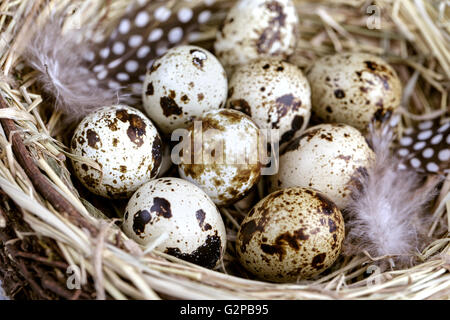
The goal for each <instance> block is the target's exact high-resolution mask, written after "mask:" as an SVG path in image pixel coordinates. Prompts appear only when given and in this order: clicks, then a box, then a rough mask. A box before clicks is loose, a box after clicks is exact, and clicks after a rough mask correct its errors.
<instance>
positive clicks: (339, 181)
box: [269, 124, 375, 209]
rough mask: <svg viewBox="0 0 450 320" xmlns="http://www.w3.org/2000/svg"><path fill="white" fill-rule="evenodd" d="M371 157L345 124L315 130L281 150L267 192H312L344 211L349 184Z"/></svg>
mask: <svg viewBox="0 0 450 320" xmlns="http://www.w3.org/2000/svg"><path fill="white" fill-rule="evenodd" d="M374 157H375V155H374V152H373V151H372V149H371V148H370V147H369V145H368V144H367V142H366V140H365V138H364V137H363V135H362V134H361V133H360V132H359V131H358V130H357V129H355V128H353V127H351V126H348V125H345V124H321V125H318V126H314V127H311V128H309V129H308V130H306V131H305V133H304V134H303V135H302V136H300V137H298V138H296V139H294V140H293V141H292V142H291V143H290V144H289V145H288V146H287V147H286V148H285V149H284V150H282V152H281V153H280V158H279V169H278V173H277V174H276V175H273V176H271V177H270V178H269V181H270V190H271V191H274V190H278V189H281V188H287V187H293V186H298V187H310V188H314V189H317V190H319V191H320V192H322V193H323V194H325V195H326V196H327V197H329V198H330V199H331V200H332V201H333V202H334V203H335V204H336V205H337V206H338V207H339V208H340V209H343V208H345V207H346V205H347V203H348V201H349V200H350V199H349V198H350V187H351V184H352V183H353V182H354V179H355V178H356V177H357V175H359V174H360V173H363V172H366V170H367V169H368V168H369V167H370V166H371V164H372V162H373V159H374Z"/></svg>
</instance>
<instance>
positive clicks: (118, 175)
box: [71, 105, 162, 198]
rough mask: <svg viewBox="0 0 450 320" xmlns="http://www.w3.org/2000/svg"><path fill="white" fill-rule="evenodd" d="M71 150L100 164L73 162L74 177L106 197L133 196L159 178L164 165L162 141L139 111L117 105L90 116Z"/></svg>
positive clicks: (76, 131)
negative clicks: (146, 184)
mask: <svg viewBox="0 0 450 320" xmlns="http://www.w3.org/2000/svg"><path fill="white" fill-rule="evenodd" d="M71 151H72V153H73V154H75V155H77V156H82V157H85V158H87V159H89V160H91V161H94V162H96V163H97V165H98V166H99V167H100V168H101V171H99V170H98V168H97V169H96V168H93V167H91V166H89V165H88V164H87V163H85V162H81V161H76V160H72V164H73V168H74V172H75V175H76V176H77V177H78V179H79V180H80V181H81V182H82V183H83V185H84V186H86V188H88V189H89V190H90V191H91V192H93V193H95V194H98V195H101V196H103V197H107V198H127V197H130V196H131V195H132V194H133V192H134V191H136V190H137V189H138V188H139V187H140V186H141V185H143V184H144V183H146V182H148V181H150V180H152V179H154V178H156V176H157V175H158V172H159V170H160V166H161V152H162V145H161V138H160V136H159V134H158V131H157V130H156V128H155V126H154V125H153V123H152V122H151V121H150V120H149V119H148V118H147V117H146V116H145V115H144V114H143V113H142V112H140V111H139V110H136V109H134V108H131V107H128V106H125V105H114V106H108V107H103V108H101V109H99V110H96V111H94V112H93V113H91V114H89V115H87V116H86V117H85V118H84V119H83V120H82V121H81V122H80V124H79V125H78V127H77V128H76V129H75V133H74V135H73V137H72V142H71Z"/></svg>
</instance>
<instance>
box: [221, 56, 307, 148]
mask: <svg viewBox="0 0 450 320" xmlns="http://www.w3.org/2000/svg"><path fill="white" fill-rule="evenodd" d="M229 95H230V96H229V98H228V101H227V107H229V108H233V109H236V110H239V111H242V112H244V113H246V114H247V115H249V116H250V117H251V118H252V119H253V120H254V121H255V122H256V124H257V125H258V126H259V127H260V128H261V129H277V130H279V137H280V141H279V143H280V144H281V145H283V144H285V143H286V142H288V141H290V140H291V139H292V138H294V137H297V136H299V135H300V134H301V132H302V131H303V130H304V129H305V128H306V126H307V125H308V122H309V118H310V115H311V90H310V87H309V83H308V81H307V79H306V77H305V76H304V75H303V73H302V71H301V70H300V69H299V68H298V67H297V66H294V65H292V64H290V63H288V62H284V61H281V60H274V59H260V60H256V61H253V62H251V63H249V64H247V65H244V66H241V67H239V68H238V69H236V71H235V72H234V74H233V76H232V77H231V79H230V84H229Z"/></svg>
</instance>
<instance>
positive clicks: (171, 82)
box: [142, 45, 228, 135]
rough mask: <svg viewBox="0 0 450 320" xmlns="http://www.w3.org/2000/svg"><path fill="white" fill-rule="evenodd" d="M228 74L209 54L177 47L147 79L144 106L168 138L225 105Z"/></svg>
mask: <svg viewBox="0 0 450 320" xmlns="http://www.w3.org/2000/svg"><path fill="white" fill-rule="evenodd" d="M227 83H228V82H227V77H226V73H225V71H224V69H223V67H222V65H221V64H220V62H219V61H218V60H217V59H216V57H215V56H214V55H213V54H212V53H210V52H209V51H207V50H205V49H203V48H200V47H197V46H188V45H183V46H178V47H175V48H172V49H170V50H169V51H168V52H167V53H166V54H165V55H163V56H161V57H160V58H158V59H156V60H155V61H154V63H153V67H151V68H150V69H149V70H148V72H147V74H146V77H145V80H144V85H143V94H142V99H143V104H144V108H145V111H146V112H147V114H148V116H149V117H150V119H152V120H153V121H154V122H155V124H156V125H157V126H158V128H160V130H161V131H162V132H163V133H164V134H166V135H169V134H170V133H172V131H174V130H175V129H178V128H186V127H188V126H189V124H190V123H191V122H192V120H193V119H196V118H199V117H201V115H202V114H203V113H204V112H206V111H209V110H213V109H218V108H220V107H221V106H223V104H224V103H225V100H226V98H227V92H228V85H227Z"/></svg>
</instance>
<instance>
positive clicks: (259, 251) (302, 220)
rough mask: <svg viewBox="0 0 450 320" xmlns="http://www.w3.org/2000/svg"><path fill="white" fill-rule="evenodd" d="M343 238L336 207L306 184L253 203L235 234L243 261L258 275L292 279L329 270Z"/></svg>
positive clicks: (267, 278)
mask: <svg viewBox="0 0 450 320" xmlns="http://www.w3.org/2000/svg"><path fill="white" fill-rule="evenodd" d="M344 236H345V227H344V219H343V217H342V214H341V212H340V211H339V209H338V208H337V207H336V205H335V204H334V203H333V202H332V201H331V200H329V199H328V198H327V197H325V196H324V195H322V194H321V193H319V192H317V191H315V190H314V189H310V188H298V187H294V188H287V189H284V190H280V191H276V192H274V193H272V194H270V195H268V196H267V197H266V198H264V199H262V200H261V201H260V202H258V203H257V204H256V206H255V207H253V209H252V210H250V212H249V213H248V215H247V217H246V218H245V219H244V220H243V222H242V224H241V227H240V229H239V231H238V234H237V238H236V252H237V256H238V258H239V260H240V262H241V263H242V265H243V266H244V267H245V268H246V269H248V270H249V271H250V272H252V273H253V274H255V275H256V276H258V277H259V278H261V279H264V280H268V281H273V282H295V281H297V280H300V279H305V278H310V277H312V276H315V275H317V274H320V273H321V272H323V271H324V270H325V269H327V268H329V267H330V266H331V265H332V264H333V263H334V262H335V260H336V259H337V258H338V256H339V254H340V251H341V247H342V242H343V240H344Z"/></svg>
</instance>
